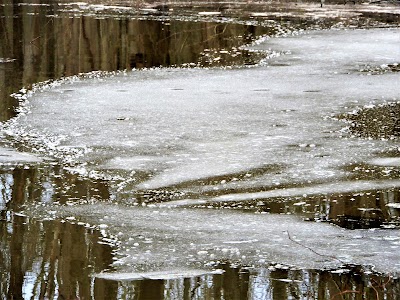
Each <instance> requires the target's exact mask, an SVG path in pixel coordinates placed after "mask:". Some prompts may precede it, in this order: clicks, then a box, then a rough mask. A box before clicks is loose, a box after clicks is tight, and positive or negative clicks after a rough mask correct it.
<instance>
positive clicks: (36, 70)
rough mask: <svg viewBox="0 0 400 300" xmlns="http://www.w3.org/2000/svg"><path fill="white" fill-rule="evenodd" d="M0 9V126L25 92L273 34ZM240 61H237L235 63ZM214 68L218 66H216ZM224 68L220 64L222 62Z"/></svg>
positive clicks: (193, 56)
mask: <svg viewBox="0 0 400 300" xmlns="http://www.w3.org/2000/svg"><path fill="white" fill-rule="evenodd" d="M35 3H36V4H46V5H44V6H43V5H21V4H20V1H6V3H5V4H4V5H0V17H1V18H0V38H1V40H2V43H0V58H10V59H14V61H12V62H9V63H5V64H1V63H0V84H1V85H0V98H1V99H5V100H6V102H5V103H3V102H2V105H3V107H0V112H1V116H0V121H5V120H8V119H9V118H10V117H13V116H14V115H15V113H14V111H13V109H12V108H14V109H15V108H16V107H17V105H18V103H17V101H15V99H13V98H10V97H9V95H10V94H12V93H14V92H17V91H18V90H19V89H20V88H22V87H28V88H29V86H30V85H32V84H34V83H37V82H41V81H46V80H49V79H58V78H61V77H63V76H71V75H78V74H80V73H86V72H90V71H94V70H102V71H115V70H124V69H128V70H129V69H132V68H144V67H154V66H171V65H177V66H179V65H182V64H184V63H192V62H197V61H198V60H199V59H200V57H201V53H202V51H203V50H204V49H217V50H219V49H228V50H229V49H231V48H232V47H234V46H236V47H237V46H239V45H242V44H245V43H248V42H249V41H250V40H251V39H252V38H254V37H255V36H257V35H261V34H263V33H265V32H267V31H268V30H267V29H265V28H262V27H255V26H246V25H238V24H219V23H202V22H184V21H173V20H170V21H156V20H139V19H132V18H131V17H129V16H125V17H124V16H122V15H120V14H118V18H116V17H102V18H96V17H94V16H76V15H74V14H73V11H72V12H70V11H66V10H63V7H64V6H59V5H58V1H52V0H47V1H43V0H42V1H35ZM236 59H237V58H236ZM215 62H216V61H215ZM218 63H221V62H218Z"/></svg>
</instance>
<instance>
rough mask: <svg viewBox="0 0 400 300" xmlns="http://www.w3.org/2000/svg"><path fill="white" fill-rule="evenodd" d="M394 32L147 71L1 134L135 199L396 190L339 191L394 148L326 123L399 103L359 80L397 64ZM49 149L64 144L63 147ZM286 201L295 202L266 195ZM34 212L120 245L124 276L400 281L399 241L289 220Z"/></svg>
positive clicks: (381, 82) (371, 79) (293, 43)
mask: <svg viewBox="0 0 400 300" xmlns="http://www.w3.org/2000/svg"><path fill="white" fill-rule="evenodd" d="M399 33H400V30H399V29H391V30H387V29H376V30H346V31H321V32H311V33H309V34H307V35H303V36H298V37H288V38H276V39H271V40H269V41H268V42H267V43H265V44H260V45H259V46H257V48H259V49H263V48H271V49H274V50H276V51H281V50H282V51H283V50H284V51H288V50H290V52H291V54H288V55H285V56H282V57H279V58H274V59H271V61H270V63H269V65H266V66H263V67H258V68H251V69H238V70H220V69H201V70H199V69H154V70H144V71H135V72H132V73H126V74H120V75H116V76H114V77H112V78H94V79H85V80H77V81H74V82H70V83H68V84H61V85H57V86H54V87H53V88H50V89H45V90H43V91H40V92H37V93H34V94H33V95H32V96H31V97H30V98H29V113H26V114H21V115H20V116H19V117H18V118H17V119H15V120H14V121H13V122H10V124H9V127H8V133H9V134H11V135H15V137H16V138H21V137H22V138H23V139H24V138H25V139H26V141H27V142H33V144H34V142H35V141H40V142H39V143H37V145H39V146H40V147H43V148H44V149H52V151H54V152H55V153H59V152H62V151H63V149H67V148H70V149H85V151H83V152H82V155H81V156H80V157H74V158H73V162H74V163H83V164H86V169H87V170H89V171H90V170H94V171H98V172H116V173H117V174H120V175H121V176H124V178H125V179H126V180H131V182H133V187H132V188H133V189H134V190H136V189H156V188H164V187H171V186H172V187H175V188H177V189H179V188H180V187H183V186H184V187H185V188H186V189H192V190H193V191H194V192H195V191H196V190H198V191H199V192H200V193H201V191H202V186H203V184H204V182H205V181H207V180H211V179H210V178H218V180H221V179H222V180H221V184H228V183H230V184H231V188H232V187H234V184H236V183H237V182H240V183H243V184H244V185H245V186H246V187H253V188H257V187H259V188H260V190H261V188H262V187H265V186H269V185H273V186H279V185H283V184H284V183H287V184H291V185H292V186H293V185H295V184H296V183H306V184H307V186H309V187H310V186H312V185H313V183H314V191H319V192H326V191H328V190H331V189H332V192H334V190H335V189H336V190H339V191H342V190H345V191H348V190H349V189H351V188H354V186H352V185H353V184H354V185H355V186H358V187H360V186H361V185H368V184H371V185H373V186H376V187H379V186H380V187H385V188H386V187H388V186H390V185H392V184H395V185H398V182H397V181H389V180H388V181H385V180H382V181H374V180H371V181H365V182H355V183H354V182H348V183H346V184H341V183H342V182H346V181H347V179H348V178H347V176H348V175H349V173H350V172H351V171H350V170H349V169H348V168H346V167H348V166H349V165H354V164H358V163H371V162H372V163H373V162H378V163H379V162H380V163H381V164H382V160H380V161H376V160H375V159H376V158H379V157H380V153H381V152H382V151H386V150H387V149H388V148H391V147H392V148H393V147H395V148H396V149H397V147H398V144H397V143H396V142H395V141H387V140H364V139H358V138H352V137H350V136H348V134H347V133H346V132H343V131H342V130H341V129H342V127H343V126H344V125H343V124H342V123H340V122H339V121H337V120H336V119H334V118H331V117H332V116H335V115H336V114H338V113H341V112H344V111H351V110H353V109H356V108H357V107H359V106H363V105H367V104H369V103H371V102H373V103H382V102H385V101H396V100H398V97H399V94H398V80H399V74H395V73H393V74H391V73H387V74H383V75H379V76H367V75H365V74H362V73H360V72H359V69H360V66H361V65H364V64H369V65H370V64H377V65H381V64H384V63H393V62H396V61H399V60H400V49H399V47H398V45H399V36H400V35H399ZM44 132H46V135H45V134H43V133H44ZM46 136H50V137H55V138H56V139H57V138H58V140H57V141H58V144H57V145H54V144H51V143H49V140H50V139H48V140H47V141H46V139H47V138H46ZM60 137H62V139H61V138H60ZM49 145H51V147H50V146H49ZM255 170H256V171H257V172H255ZM224 176H225V177H227V178H228V177H229V180H230V182H228V181H227V180H226V179H223V178H224ZM222 182H223V183H222ZM330 182H332V184H330ZM315 183H320V185H315ZM310 189H311V188H310ZM280 192H282V195H285V193H286V194H290V192H291V190H288V189H281V190H280V191H279V192H277V191H271V192H269V193H280ZM297 192H298V191H297ZM302 192H305V193H308V192H309V191H305V190H303V191H302ZM267 193H268V192H267ZM253 196H254V195H252V194H248V193H242V194H238V195H236V197H243V199H247V198H248V197H250V198H252V197H253ZM260 196H261V197H265V196H266V195H264V194H261V195H260ZM267 196H271V195H267ZM224 197H225V198H223V199H224V201H225V200H226V199H228V198H229V197H233V196H229V195H227V196H224ZM38 209H44V210H46V211H48V210H49V209H50V210H51V211H52V212H54V215H52V216H53V217H54V216H61V217H68V216H71V215H73V216H76V218H77V219H79V220H80V221H81V222H89V223H91V224H94V225H97V226H98V228H99V229H100V230H101V231H104V234H105V235H108V236H114V237H116V238H117V239H118V240H119V241H120V244H119V246H120V248H119V250H118V253H119V254H120V255H121V257H122V258H121V260H120V261H118V262H116V264H120V266H121V268H122V269H123V270H122V271H124V270H125V271H127V272H129V271H131V270H132V269H135V270H139V269H140V268H141V267H142V268H143V269H148V270H161V269H174V268H180V267H182V268H186V267H193V266H195V267H198V265H199V264H200V265H204V264H208V265H210V266H212V262H216V261H218V260H220V259H229V260H232V261H241V262H243V264H264V263H265V262H268V261H273V260H275V261H279V262H282V263H286V264H293V265H296V266H300V267H305V268H320V267H324V266H329V265H332V264H334V265H337V264H342V263H355V264H372V265H375V266H376V268H377V269H378V270H380V271H384V272H398V271H399V269H400V266H399V264H398V261H399V251H398V247H399V240H400V237H399V232H398V231H382V230H356V231H348V230H344V229H341V228H339V227H335V226H330V225H328V224H322V223H306V222H303V221H300V220H299V219H297V218H296V217H294V216H285V215H269V214H250V213H249V214H245V213H242V212H234V211H226V210H201V209H196V210H194V209H185V210H184V209H166V208H160V207H146V208H138V207H131V208H127V207H122V206H120V205H102V204H96V205H78V206H72V207H53V208H47V207H46V208H43V207H41V206H40V207H39V208H38ZM36 212H37V211H34V212H33V214H35V213H36ZM288 233H289V234H290V236H291V238H292V239H293V240H295V241H297V242H298V244H297V243H294V242H293V241H292V240H291V239H289V236H288ZM301 245H304V246H307V247H303V246H301ZM310 248H311V249H314V250H315V251H317V252H318V253H320V255H316V254H315V253H314V252H312V251H310V250H309V249H310ZM332 257H336V258H334V259H333V258H332Z"/></svg>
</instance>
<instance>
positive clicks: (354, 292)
mask: <svg viewBox="0 0 400 300" xmlns="http://www.w3.org/2000/svg"><path fill="white" fill-rule="evenodd" d="M344 294H360V292H359V291H352V290H345V291H343V292H340V293H337V294H335V295H333V296H332V297H331V300H333V299H335V298H336V297H337V296H341V295H344Z"/></svg>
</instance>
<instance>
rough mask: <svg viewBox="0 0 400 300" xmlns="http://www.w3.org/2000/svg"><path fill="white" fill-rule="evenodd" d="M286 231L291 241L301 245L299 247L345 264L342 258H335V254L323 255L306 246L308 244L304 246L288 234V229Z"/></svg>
mask: <svg viewBox="0 0 400 300" xmlns="http://www.w3.org/2000/svg"><path fill="white" fill-rule="evenodd" d="M286 232H287V235H288V238H289V240H290V241H292V242H293V243H295V244H297V245H299V246H301V247H303V248H306V249H308V250H310V251H311V252H312V253H314V254H316V255H318V256H321V257H325V258H330V259H334V260H337V261H339V262H341V263H342V264H344V265H345V264H346V263H345V262H344V261H343V260H341V259H339V258H337V257H336V256H331V255H325V254H321V253H318V252H317V251H315V250H314V249H312V248H311V247H308V246H306V245H303V244H302V243H299V242H298V241H296V240H294V239H293V238H292V237H291V236H290V234H289V231H286Z"/></svg>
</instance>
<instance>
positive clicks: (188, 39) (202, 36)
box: [0, 1, 400, 299]
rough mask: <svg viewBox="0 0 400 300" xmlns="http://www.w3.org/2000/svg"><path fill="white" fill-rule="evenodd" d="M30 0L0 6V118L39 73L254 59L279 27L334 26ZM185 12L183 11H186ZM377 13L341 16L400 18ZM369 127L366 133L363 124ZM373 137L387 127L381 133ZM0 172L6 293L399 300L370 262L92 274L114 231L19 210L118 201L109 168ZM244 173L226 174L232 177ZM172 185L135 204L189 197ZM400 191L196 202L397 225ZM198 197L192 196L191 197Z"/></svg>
mask: <svg viewBox="0 0 400 300" xmlns="http://www.w3.org/2000/svg"><path fill="white" fill-rule="evenodd" d="M36 4H40V5H27V4H25V3H23V2H21V1H7V2H5V3H3V4H0V17H1V19H0V22H1V26H0V37H1V44H0V78H1V80H0V98H1V105H2V107H1V109H0V113H1V120H2V121H6V120H8V119H10V118H11V117H14V116H15V115H16V108H18V105H19V102H18V100H16V99H15V98H13V97H10V96H9V95H11V94H12V93H16V92H18V91H19V90H20V89H21V88H22V87H26V88H30V87H31V86H32V84H34V83H37V82H43V81H47V80H54V79H58V78H61V77H64V76H71V75H77V74H80V73H87V72H90V71H94V70H102V71H115V70H123V69H131V68H144V67H156V66H185V67H197V66H206V67H208V66H237V65H244V64H256V63H257V62H258V61H259V60H260V59H262V58H263V57H264V55H265V54H260V53H258V52H250V51H248V50H243V49H241V48H240V46H241V45H243V44H247V43H250V42H251V41H252V40H254V39H255V38H256V37H258V36H260V35H263V34H276V33H278V32H279V31H280V30H283V32H284V31H285V30H284V29H285V28H292V29H293V28H300V27H303V26H304V25H308V26H310V27H326V26H329V25H332V24H337V23H338V18H337V16H335V17H333V18H331V19H329V20H328V21H327V22H326V23H325V24H324V23H323V22H321V21H319V20H317V21H315V20H314V21H312V18H311V20H310V19H302V20H300V21H299V19H297V18H295V17H291V16H290V15H285V10H284V9H283V10H282V9H280V10H276V11H274V13H275V15H274V16H275V17H274V18H271V15H269V22H272V21H273V22H272V23H270V26H269V27H268V26H267V27H265V26H264V27H263V26H256V25H257V22H258V21H259V22H260V23H262V24H264V25H265V17H263V16H262V15H261V14H259V15H257V14H255V13H253V16H252V19H251V22H248V25H243V24H235V23H232V22H216V20H210V22H199V20H197V18H198V15H196V18H193V14H192V15H189V14H188V15H187V16H186V17H187V19H188V20H184V18H175V19H174V18H171V19H170V18H168V17H166V16H165V15H164V12H160V11H159V12H158V13H157V15H156V16H154V15H148V16H146V15H147V14H148V12H149V11H146V10H142V12H141V14H140V16H139V17H138V16H137V15H135V14H136V13H135V12H131V11H129V12H128V11H126V10H122V12H121V10H119V11H118V13H117V14H116V13H115V11H112V10H111V11H109V10H104V9H100V8H99V7H98V9H97V10H98V11H97V12H96V9H95V8H96V7H88V6H86V5H83V7H79V5H76V4H68V5H62V6H61V5H58V3H57V2H54V1H44V2H40V3H39V2H38V3H36ZM81 6H82V5H81ZM199 10H200V11H202V9H199ZM213 10H215V8H214V9H213ZM99 11H100V13H99ZM150 12H152V13H154V12H153V11H150ZM258 12H259V11H258ZM268 12H271V9H270V10H267V11H266V12H265V14H266V15H267V16H268ZM277 12H280V13H282V15H280V14H276V13H277ZM196 13H197V12H196ZM223 13H225V14H226V15H227V16H229V17H231V16H232V15H234V14H235V13H231V11H230V10H229V9H224V11H223ZM249 14H250V15H251V13H249ZM181 15H185V13H184V12H183V11H182V13H181ZM376 16H378V17H377V18H364V19H362V18H361V19H360V18H359V17H353V18H348V19H347V20H346V22H349V23H350V24H351V23H353V24H354V25H357V26H359V25H360V24H361V25H366V24H367V25H368V24H369V25H376V24H380V23H389V24H390V23H393V19H395V20H396V17H395V16H393V15H392V14H390V13H387V14H386V13H382V14H376V15H374V16H373V17H376ZM385 16H386V17H385ZM254 18H261V20H258V21H257V20H255V19H254ZM190 20H192V21H190ZM195 21H196V22H195ZM343 22H345V21H343ZM242 23H245V22H242ZM267 23H268V22H267ZM367 119H369V118H367ZM361 123H362V124H365V122H361ZM394 123H395V122H394ZM362 126H364V125H362ZM388 126H389V127H390V126H392V127H393V128H395V124H391V123H390V122H389V125H388ZM368 128H369V127H368ZM365 131H366V130H365V129H363V128H361V129H359V130H358V132H361V135H364V134H363V132H365ZM367 131H368V132H371V130H370V129H368V130H367ZM372 132H375V131H374V130H372ZM378 135H379V136H382V134H381V133H379V134H378ZM373 137H375V136H373ZM383 137H385V138H387V137H388V136H387V135H384V136H383ZM5 142H7V141H5ZM18 147H20V149H24V148H25V147H26V145H24V143H23V142H22V143H20V144H19V145H18ZM28 148H29V147H28ZM396 166H397V163H396V162H394V166H393V167H388V166H387V164H385V165H384V166H383V167H379V165H377V166H370V165H354V166H351V167H352V168H353V170H352V171H354V170H356V172H353V174H354V176H357V177H358V178H359V179H365V180H370V179H376V178H385V176H388V174H389V173H390V178H396V176H397V172H398V170H397V168H396ZM276 167H277V168H278V169H276ZM271 168H272V171H273V172H279V166H275V167H274V166H271ZM1 170H2V171H1V174H0V178H1V179H0V184H1V198H0V209H1V219H0V227H1V236H0V242H1V244H2V246H1V250H0V271H1V277H0V295H1V297H2V299H22V298H23V299H28V298H34V299H43V298H48V299H55V298H59V299H92V298H94V299H177V298H178V299H208V298H209V299H291V298H294V299H332V298H335V297H343V298H346V297H348V298H346V299H375V298H377V299H396V295H398V293H399V282H398V279H396V278H395V277H392V276H391V275H390V274H379V273H374V272H373V271H371V270H369V269H368V268H365V267H364V268H360V267H357V266H346V267H345V266H344V267H343V268H342V269H336V268H335V269H333V270H318V269H302V270H299V269H296V268H289V267H285V266H282V265H279V264H278V263H279V262H278V263H271V262H270V261H268V262H266V263H265V266H263V267H258V268H255V267H254V268H251V267H244V266H241V265H240V264H235V262H225V263H223V262H219V263H217V264H215V265H213V266H212V269H213V270H217V272H216V273H212V272H209V273H207V272H206V273H204V274H200V275H199V274H197V275H196V274H195V273H187V274H186V275H182V274H185V272H181V273H179V272H178V275H177V276H176V277H177V278H171V276H168V274H165V273H163V274H161V275H158V276H156V275H153V277H152V276H149V275H148V274H147V273H146V274H145V275H144V276H143V277H142V278H140V280H137V279H135V280H121V278H120V277H118V276H117V277H116V278H110V277H94V274H96V273H99V272H103V271H107V270H108V271H110V270H112V269H113V267H111V264H112V263H113V262H114V261H115V258H114V256H113V253H114V251H115V250H116V249H117V248H118V246H119V245H118V238H115V239H112V238H110V236H109V235H108V234H106V232H105V231H104V230H102V228H101V227H99V226H94V225H90V224H89V223H86V222H83V221H78V220H75V219H74V218H73V217H72V216H71V217H69V218H68V217H67V218H65V217H64V218H62V219H57V220H53V219H54V218H51V215H52V212H51V211H50V212H47V213H48V214H49V215H50V217H49V218H47V217H45V218H44V217H42V218H41V220H36V219H33V218H31V217H27V216H25V215H20V214H19V213H18V212H19V211H21V210H24V209H25V207H26V206H29V207H31V206H32V204H35V205H37V206H43V205H46V204H55V205H66V206H70V205H71V206H73V205H76V204H77V203H79V204H87V203H89V204H90V203H109V202H113V201H115V200H116V199H115V198H113V195H115V193H114V192H115V189H116V187H118V185H119V184H121V181H120V180H118V178H115V177H113V178H112V180H105V179H96V178H92V179H88V178H87V177H85V176H80V175H79V174H73V173H71V172H69V170H68V168H65V167H64V166H62V165H59V164H58V163H57V161H53V160H50V161H45V162H43V163H35V164H32V163H18V164H16V163H9V162H4V163H2V164H1ZM253 171H254V172H252V173H253V175H254V174H257V170H256V169H254V170H253ZM258 171H259V172H261V173H263V172H265V170H261V169H260V170H258ZM270 171H271V170H270V169H269V170H268V172H270ZM261 173H260V174H261ZM246 174H247V173H243V174H232V178H231V179H234V178H237V177H238V176H239V177H240V176H246ZM144 175H145V176H146V174H144ZM239 179H240V178H239ZM207 180H208V181H205V182H204V183H203V184H204V185H205V186H207V185H209V186H210V189H211V190H212V189H213V184H215V183H216V182H218V183H220V182H221V180H227V179H226V177H223V178H219V177H218V176H216V177H215V178H208V179H207ZM183 188H184V186H183ZM328 189H329V187H328ZM211 190H210V192H208V193H207V191H206V190H205V191H204V194H205V195H211V196H219V193H218V192H215V191H213V192H212V191H211ZM246 191H247V192H250V191H251V190H248V189H247V190H246ZM170 193H171V192H170V191H168V190H165V191H163V190H161V191H160V190H156V191H153V190H151V191H146V190H145V191H138V192H137V193H136V194H135V193H134V194H132V193H131V192H130V194H129V197H131V196H134V197H135V198H136V199H137V202H135V205H137V204H140V205H142V203H144V204H146V205H148V204H153V203H158V202H163V201H164V200H163V199H167V200H168V201H170V200H180V199H181V198H185V197H187V194H185V195H184V197H182V195H181V194H180V193H176V194H175V193H174V194H172V196H171V194H170ZM305 194H306V193H305ZM398 195H399V191H398V189H393V188H390V189H389V188H385V187H382V188H379V189H368V188H365V189H363V191H362V192H357V193H354V192H352V191H351V190H350V191H347V192H343V193H339V194H332V195H329V196H328V197H326V196H318V195H315V196H308V195H304V196H302V197H299V196H293V197H291V196H287V197H277V196H272V197H269V198H268V201H260V199H258V200H257V201H254V202H253V203H252V202H249V201H244V202H240V201H235V202H234V203H226V202H221V203H212V204H206V205H205V204H199V205H197V206H199V207H202V208H203V207H209V208H210V207H211V206H213V207H218V208H220V207H226V208H235V209H239V210H246V212H253V211H255V212H259V213H265V212H268V213H274V214H275V213H277V214H282V213H284V214H289V213H290V214H295V215H298V216H301V217H304V218H305V219H306V220H312V221H315V220H317V221H328V222H331V223H335V224H337V225H339V226H341V227H344V228H349V229H356V228H397V227H398V226H399V209H398V208H399V206H398V203H399V202H400V199H399V197H398ZM129 197H121V198H120V199H117V200H118V201H119V203H124V204H125V205H126V204H129V205H131V204H132V203H127V202H126V199H128V198H129ZM196 197H198V195H194V197H193V198H196ZM218 270H223V272H222V271H221V272H218ZM169 275H171V274H169ZM172 277H173V276H172ZM151 278H153V279H151ZM352 297H353V298H352Z"/></svg>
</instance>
